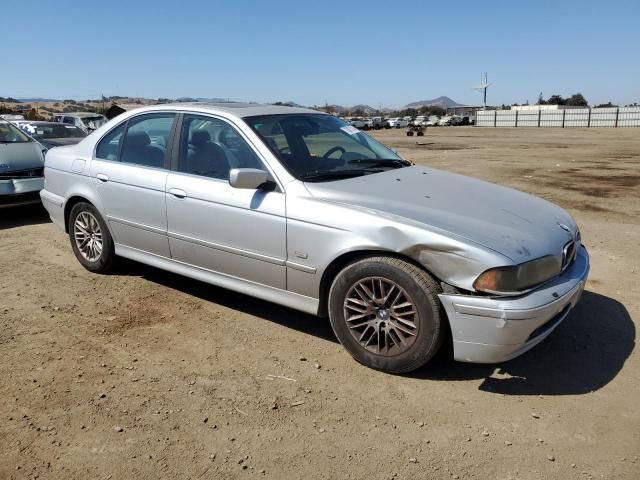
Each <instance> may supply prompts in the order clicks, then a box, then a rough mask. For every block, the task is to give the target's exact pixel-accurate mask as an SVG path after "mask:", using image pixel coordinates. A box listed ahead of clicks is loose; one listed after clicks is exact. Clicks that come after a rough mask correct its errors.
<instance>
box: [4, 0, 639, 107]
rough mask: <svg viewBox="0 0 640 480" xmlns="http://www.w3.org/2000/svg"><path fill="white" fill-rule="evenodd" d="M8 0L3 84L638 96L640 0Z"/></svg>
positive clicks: (249, 92) (312, 95) (380, 100)
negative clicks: (485, 84) (483, 85)
mask: <svg viewBox="0 0 640 480" xmlns="http://www.w3.org/2000/svg"><path fill="white" fill-rule="evenodd" d="M9 3H10V4H11V8H8V5H4V8H3V9H2V10H3V12H2V38H3V44H4V46H5V48H4V49H2V68H1V69H0V96H13V97H31V96H39V97H53V98H76V99H84V98H93V97H97V96H99V95H100V94H102V93H104V94H105V95H107V96H108V95H131V96H143V97H150V98H157V97H169V98H175V97H180V96H193V97H222V98H227V97H228V98H231V99H237V100H243V101H258V102H271V101H277V100H293V101H296V102H298V103H301V104H305V105H314V104H318V105H321V104H324V103H325V101H327V102H329V103H335V104H343V105H354V104H358V103H366V104H369V105H372V106H375V107H377V106H378V105H380V104H381V105H383V106H390V107H397V106H401V105H404V104H406V103H408V102H411V101H415V100H422V99H428V98H434V97H437V96H440V95H447V96H449V97H451V98H453V99H454V100H457V101H458V102H461V103H465V104H478V103H479V102H480V94H479V93H477V92H475V91H474V90H473V89H472V88H471V87H472V86H473V85H475V84H477V83H479V81H480V79H481V76H482V74H483V72H485V71H487V72H489V81H492V82H494V86H493V87H491V88H490V90H489V103H490V104H501V103H513V102H518V103H522V102H525V101H526V100H529V101H530V102H532V103H533V102H535V101H536V99H537V96H538V94H539V92H543V94H544V95H545V97H547V96H549V95H551V94H554V93H557V94H561V95H570V94H572V93H575V92H582V93H583V94H584V95H585V97H586V98H587V99H588V100H589V101H590V103H592V104H596V103H601V102H607V101H609V100H611V101H613V102H614V103H620V104H625V103H630V102H640V1H638V0H631V1H606V2H605V1H598V2H595V1H594V2H591V1H568V0H567V1H560V0H556V1H538V2H533V1H491V0H484V1H479V0H478V1H474V2H468V1H465V0H459V1H456V2H450V1H449V2H441V1H439V2H430V1H427V0H422V1H413V0H385V1H378V0H369V1H362V2H361V1H357V0H351V1H349V0H346V1H345V0H343V1H334V0H322V1H304V0H298V1H289V0H282V1H278V0H272V1H269V2H267V1H250V0H245V1H242V0H233V1H204V0H202V1H194V0H179V1H176V0H171V1H168V0H155V1H147V0H140V1H136V0H129V1H121V0H109V1H104V2H103V1H94V0H84V1H82V2H77V1H70V0H59V1H31V0H20V1H19V2H9ZM9 45H10V46H11V48H8V47H9Z"/></svg>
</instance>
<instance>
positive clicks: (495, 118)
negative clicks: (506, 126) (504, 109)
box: [493, 110, 498, 128]
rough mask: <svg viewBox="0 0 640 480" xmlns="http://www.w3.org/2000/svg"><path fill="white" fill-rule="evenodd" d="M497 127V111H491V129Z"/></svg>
mask: <svg viewBox="0 0 640 480" xmlns="http://www.w3.org/2000/svg"><path fill="white" fill-rule="evenodd" d="M497 125H498V110H494V111H493V127H494V128H495V127H496V126H497Z"/></svg>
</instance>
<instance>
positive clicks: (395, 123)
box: [389, 117, 409, 128]
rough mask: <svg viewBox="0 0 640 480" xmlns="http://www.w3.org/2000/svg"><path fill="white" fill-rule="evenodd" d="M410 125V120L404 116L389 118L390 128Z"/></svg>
mask: <svg viewBox="0 0 640 480" xmlns="http://www.w3.org/2000/svg"><path fill="white" fill-rule="evenodd" d="M408 125H409V122H408V121H407V120H405V119H404V118H399V117H395V118H390V119H389V127H390V128H405V127H407V126H408Z"/></svg>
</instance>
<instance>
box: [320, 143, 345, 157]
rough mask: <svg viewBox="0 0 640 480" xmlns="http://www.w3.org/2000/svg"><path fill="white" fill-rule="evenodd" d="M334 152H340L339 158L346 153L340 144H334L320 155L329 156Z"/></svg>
mask: <svg viewBox="0 0 640 480" xmlns="http://www.w3.org/2000/svg"><path fill="white" fill-rule="evenodd" d="M336 152H340V158H342V156H343V155H344V154H345V153H346V150H345V149H344V148H342V147H341V146H340V145H336V146H335V147H333V148H330V149H329V150H327V152H326V153H325V154H324V155H323V156H322V158H329V157H330V156H331V155H333V154H334V153H336Z"/></svg>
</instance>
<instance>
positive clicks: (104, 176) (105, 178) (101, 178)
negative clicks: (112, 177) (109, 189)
mask: <svg viewBox="0 0 640 480" xmlns="http://www.w3.org/2000/svg"><path fill="white" fill-rule="evenodd" d="M96 178H97V179H98V180H100V181H101V182H108V181H109V177H107V176H106V175H105V174H104V173H99V174H97V175H96Z"/></svg>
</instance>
